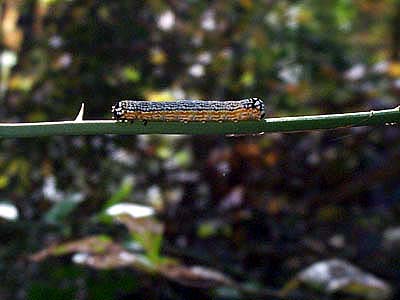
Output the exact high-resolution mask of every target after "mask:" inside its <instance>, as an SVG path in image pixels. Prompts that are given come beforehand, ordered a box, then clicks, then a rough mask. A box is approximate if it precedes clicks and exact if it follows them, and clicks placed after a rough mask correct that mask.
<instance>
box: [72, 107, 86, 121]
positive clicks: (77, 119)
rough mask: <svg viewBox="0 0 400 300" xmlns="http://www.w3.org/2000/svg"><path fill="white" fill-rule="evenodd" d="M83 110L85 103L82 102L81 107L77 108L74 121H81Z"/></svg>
mask: <svg viewBox="0 0 400 300" xmlns="http://www.w3.org/2000/svg"><path fill="white" fill-rule="evenodd" d="M84 112H85V103H82V105H81V109H80V110H79V112H78V114H77V116H76V118H75V120H74V121H76V122H80V121H83V113H84Z"/></svg>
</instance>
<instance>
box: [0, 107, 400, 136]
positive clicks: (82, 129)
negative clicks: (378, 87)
mask: <svg viewBox="0 0 400 300" xmlns="http://www.w3.org/2000/svg"><path fill="white" fill-rule="evenodd" d="M398 122H400V107H396V108H394V109H386V110H378V111H369V112H357V113H344V114H330V115H314V116H300V117H282V118H267V119H264V120H261V121H241V122H236V123H235V122H230V121H229V122H222V123H218V122H206V123H201V122H189V123H182V122H148V123H147V125H144V124H143V123H142V122H141V121H136V122H134V123H132V124H131V123H121V122H116V121H114V120H93V121H80V120H76V121H62V122H38V123H1V124H0V137H3V138H16V137H40V136H54V135H100V134H124V135H130V134H190V135H194V134H258V133H262V132H264V133H268V132H294V131H307V130H320V129H335V128H342V127H357V126H378V125H385V124H392V123H398Z"/></svg>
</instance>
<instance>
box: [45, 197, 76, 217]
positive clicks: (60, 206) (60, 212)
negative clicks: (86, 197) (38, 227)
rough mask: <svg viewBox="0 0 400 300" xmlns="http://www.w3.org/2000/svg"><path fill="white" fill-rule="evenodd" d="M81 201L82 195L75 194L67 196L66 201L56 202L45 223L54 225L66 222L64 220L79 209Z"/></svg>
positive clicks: (46, 215) (47, 214)
mask: <svg viewBox="0 0 400 300" xmlns="http://www.w3.org/2000/svg"><path fill="white" fill-rule="evenodd" d="M81 201H82V194H79V193H75V194H72V195H69V196H67V197H66V198H65V199H64V200H61V201H59V202H56V203H55V204H54V205H53V206H52V208H51V209H50V210H49V211H48V212H47V213H46V214H45V215H44V219H45V221H46V222H47V223H52V224H56V223H60V222H62V221H64V219H65V218H66V217H67V216H68V215H69V214H71V213H72V212H73V211H74V209H75V208H77V207H78V205H79V204H80V203H81Z"/></svg>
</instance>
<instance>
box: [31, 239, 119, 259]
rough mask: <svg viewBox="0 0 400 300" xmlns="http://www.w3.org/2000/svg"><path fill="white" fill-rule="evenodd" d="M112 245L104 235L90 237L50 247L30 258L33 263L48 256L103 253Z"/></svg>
mask: <svg viewBox="0 0 400 300" xmlns="http://www.w3.org/2000/svg"><path fill="white" fill-rule="evenodd" d="M112 245H113V242H112V240H111V239H110V238H109V237H108V236H105V235H99V236H90V237H86V238H83V239H80V240H75V241H73V242H67V243H63V244H60V245H52V246H50V247H48V248H45V249H43V250H41V251H39V252H37V253H35V254H33V255H31V256H30V259H31V260H33V261H36V262H38V261H42V260H44V259H45V258H47V257H49V256H61V255H66V254H71V253H75V252H84V253H96V254H98V253H105V252H107V249H109V248H110V247H111V246H112Z"/></svg>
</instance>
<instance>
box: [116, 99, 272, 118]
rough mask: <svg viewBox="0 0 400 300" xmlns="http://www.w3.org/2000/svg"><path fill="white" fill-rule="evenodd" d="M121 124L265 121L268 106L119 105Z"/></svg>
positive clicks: (197, 102) (255, 102)
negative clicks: (134, 122) (137, 121)
mask: <svg viewBox="0 0 400 300" xmlns="http://www.w3.org/2000/svg"><path fill="white" fill-rule="evenodd" d="M111 111H112V113H113V119H115V120H117V121H125V122H127V121H131V122H133V121H136V120H139V121H143V122H144V123H146V122H147V121H178V122H179V121H180V122H185V123H186V122H206V121H218V122H222V121H234V122H237V121H244V120H261V119H263V118H264V116H265V109H264V103H263V101H262V100H261V99H259V98H249V99H243V100H239V101H201V100H180V101H173V102H151V101H133V100H122V101H118V102H117V103H116V104H115V105H114V106H113V107H112V110H111Z"/></svg>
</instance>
